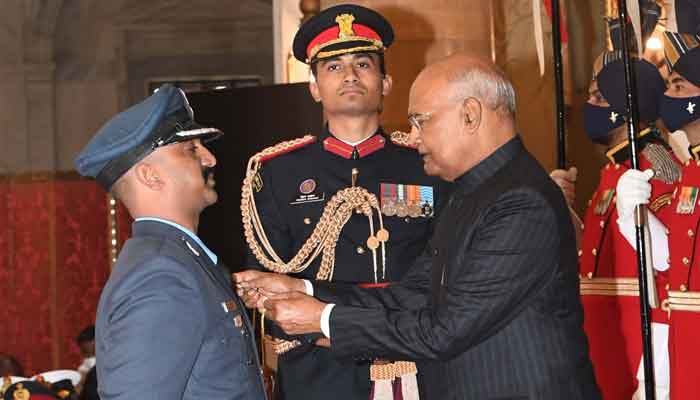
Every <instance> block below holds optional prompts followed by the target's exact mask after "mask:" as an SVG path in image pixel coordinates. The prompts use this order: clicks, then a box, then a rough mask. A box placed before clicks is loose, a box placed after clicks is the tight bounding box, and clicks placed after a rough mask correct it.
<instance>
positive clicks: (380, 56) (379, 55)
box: [310, 51, 386, 77]
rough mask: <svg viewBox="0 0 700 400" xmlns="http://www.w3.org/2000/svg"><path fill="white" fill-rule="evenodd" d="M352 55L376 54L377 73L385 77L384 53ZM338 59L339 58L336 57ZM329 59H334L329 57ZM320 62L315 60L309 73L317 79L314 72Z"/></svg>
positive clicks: (373, 52)
mask: <svg viewBox="0 0 700 400" xmlns="http://www.w3.org/2000/svg"><path fill="white" fill-rule="evenodd" d="M354 54H368V55H369V54H376V55H377V60H378V61H379V73H380V74H381V75H382V77H383V76H385V75H386V63H385V62H384V53H382V52H377V51H368V52H364V53H354ZM338 57H340V56H338ZM331 58H336V57H331ZM326 60H329V59H328V58H326V59H324V61H326ZM319 61H321V60H316V61H314V62H312V63H311V65H310V67H311V73H312V74H314V77H317V76H318V75H316V71H317V70H318V63H319Z"/></svg>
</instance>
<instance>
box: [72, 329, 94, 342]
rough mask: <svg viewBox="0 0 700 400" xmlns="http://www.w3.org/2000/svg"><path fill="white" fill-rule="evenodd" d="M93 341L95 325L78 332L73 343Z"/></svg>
mask: <svg viewBox="0 0 700 400" xmlns="http://www.w3.org/2000/svg"><path fill="white" fill-rule="evenodd" d="M93 340H95V325H90V326H88V327H87V328H85V329H83V330H82V331H80V333H79V334H78V336H77V337H76V338H75V341H76V342H78V344H80V343H85V342H90V341H93Z"/></svg>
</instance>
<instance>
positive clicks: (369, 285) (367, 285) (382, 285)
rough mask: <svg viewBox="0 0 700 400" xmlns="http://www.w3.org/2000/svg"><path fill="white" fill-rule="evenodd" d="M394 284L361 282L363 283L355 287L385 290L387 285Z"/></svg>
mask: <svg viewBox="0 0 700 400" xmlns="http://www.w3.org/2000/svg"><path fill="white" fill-rule="evenodd" d="M393 283H394V282H363V283H358V284H357V287H359V288H361V289H371V288H381V289H383V288H385V287H388V286H389V285H391V284H393Z"/></svg>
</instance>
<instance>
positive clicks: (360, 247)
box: [355, 246, 365, 254]
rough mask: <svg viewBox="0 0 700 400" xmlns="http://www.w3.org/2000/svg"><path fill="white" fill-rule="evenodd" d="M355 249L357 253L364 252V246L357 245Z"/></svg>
mask: <svg viewBox="0 0 700 400" xmlns="http://www.w3.org/2000/svg"><path fill="white" fill-rule="evenodd" d="M355 251H357V254H365V248H364V247H362V246H357V248H356V249H355Z"/></svg>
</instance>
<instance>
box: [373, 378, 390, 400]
mask: <svg viewBox="0 0 700 400" xmlns="http://www.w3.org/2000/svg"><path fill="white" fill-rule="evenodd" d="M372 392H373V396H372V400H394V390H393V388H392V385H391V381H390V380H388V379H380V380H376V381H374V390H372Z"/></svg>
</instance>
